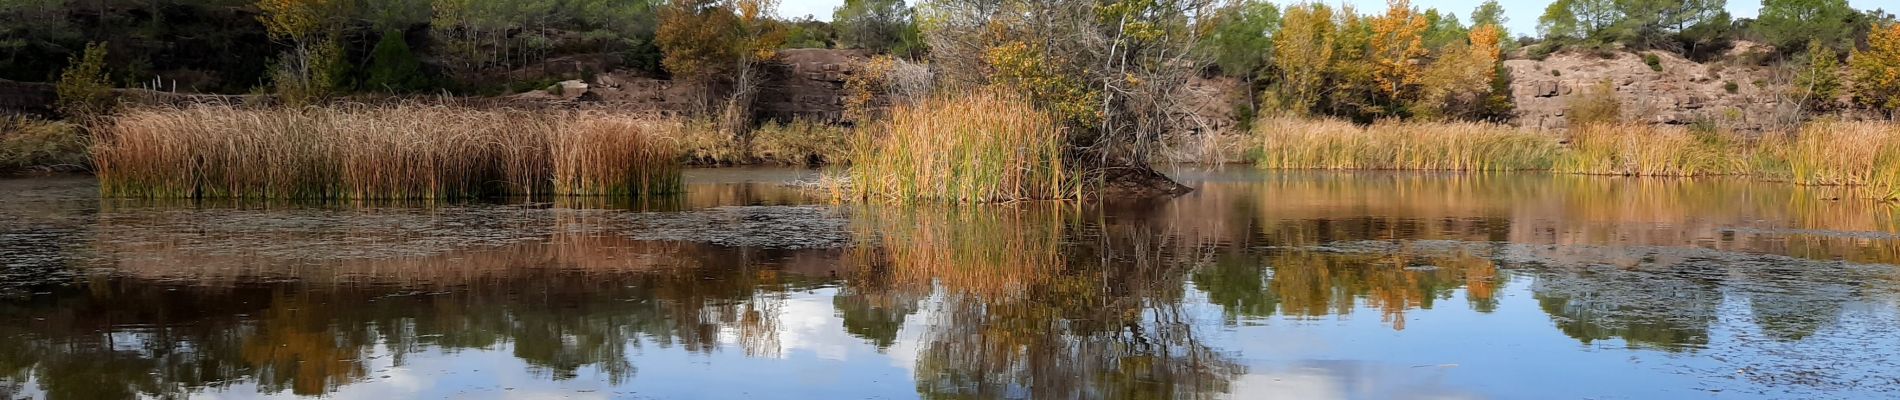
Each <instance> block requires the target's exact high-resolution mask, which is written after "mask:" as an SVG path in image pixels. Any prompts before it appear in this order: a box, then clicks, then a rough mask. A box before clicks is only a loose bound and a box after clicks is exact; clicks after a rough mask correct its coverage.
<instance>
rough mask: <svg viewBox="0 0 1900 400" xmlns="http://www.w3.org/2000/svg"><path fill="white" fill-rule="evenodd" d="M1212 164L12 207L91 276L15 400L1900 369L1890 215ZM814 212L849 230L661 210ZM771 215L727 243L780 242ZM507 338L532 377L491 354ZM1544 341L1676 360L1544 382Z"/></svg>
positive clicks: (39, 305)
mask: <svg viewBox="0 0 1900 400" xmlns="http://www.w3.org/2000/svg"><path fill="white" fill-rule="evenodd" d="M1180 176H1183V177H1185V179H1187V180H1189V181H1193V182H1198V184H1197V186H1199V187H1200V189H1201V190H1200V191H1198V192H1196V193H1194V194H1190V195H1188V196H1186V197H1182V198H1178V199H1173V200H1169V201H1160V202H1142V203H1114V202H1111V203H1097V204H1080V205H1078V204H1063V203H1049V204H1040V203H1036V204H1024V205H1016V206H1008V207H969V206H965V207H894V206H840V205H823V204H815V205H814V202H815V201H817V200H821V199H812V198H810V197H807V196H804V195H802V194H799V193H798V192H797V191H794V190H787V189H783V188H778V187H776V186H774V185H770V184H763V185H761V184H753V183H744V182H742V180H731V181H719V182H717V183H711V184H708V183H700V184H697V185H689V187H688V193H687V194H686V195H684V196H682V197H677V198H674V199H673V200H666V201H654V202H643V203H639V204H632V203H624V204H616V203H611V202H605V203H602V202H591V203H576V202H571V201H562V202H554V203H537V202H533V201H517V202H513V203H505V204H427V205H402V204H340V205H331V206H324V207H309V206H303V205H295V204H266V205H258V204H254V203H248V204H205V203H193V204H150V203H105V204H91V205H88V203H81V204H80V205H78V206H74V205H73V204H72V203H73V202H74V201H75V200H74V199H79V198H72V199H64V198H61V197H60V195H58V194H57V193H58V192H57V191H54V192H31V191H28V193H40V194H39V195H29V196H24V197H22V198H25V199H29V200H18V199H8V200H0V213H5V215H4V216H6V217H9V218H12V217H14V216H16V215H17V216H20V217H21V218H17V219H13V220H18V221H23V222H22V223H21V224H15V225H12V226H8V227H5V228H0V229H5V230H4V231H0V234H3V235H6V237H8V238H20V239H23V240H24V241H19V242H13V243H8V244H5V245H0V252H4V253H5V254H6V255H9V256H13V255H32V256H33V258H31V259H30V260H33V261H30V262H27V263H29V264H32V265H30V266H29V267H30V268H31V269H30V270H31V271H68V273H66V274H65V275H61V276H65V278H46V277H43V276H38V275H35V276H32V277H28V276H25V275H22V274H17V273H13V272H12V271H25V270H28V269H16V268H17V267H14V266H12V265H11V264H9V266H8V268H9V270H8V271H9V274H8V275H4V276H0V280H4V281H7V282H8V285H7V286H5V287H7V288H18V289H19V290H11V291H9V292H7V293H9V294H7V295H6V296H5V297H3V298H0V338H3V339H5V340H0V394H4V395H7V396H0V397H20V396H27V397H39V396H43V397H55V398H121V397H134V396H184V395H192V394H204V393H216V394H218V395H221V396H240V395H248V394H293V395H324V394H329V395H338V396H348V395H363V393H365V392H364V391H368V390H385V389H388V390H394V389H392V388H396V387H398V386H399V385H398V384H399V383H400V382H402V381H403V379H406V378H405V376H408V375H415V374H420V375H423V376H425V377H429V378H432V379H433V380H431V381H429V382H432V383H431V384H429V385H424V387H421V388H412V389H408V390H416V391H409V392H402V393H408V396H412V397H418V396H419V397H433V396H452V395H455V394H456V393H458V392H485V391H498V390H502V389H503V388H501V387H499V386H495V385H498V383H497V380H500V381H507V382H514V383H509V384H511V385H517V386H533V387H539V388H541V389H546V390H552V391H555V392H561V393H568V394H577V393H582V392H581V391H582V390H592V391H598V393H602V394H606V395H608V397H620V396H655V397H679V396H686V397H694V396H701V395H713V396H714V397H724V396H728V395H732V396H736V395H738V393H737V391H741V390H744V391H753V393H758V391H766V392H770V393H778V394H780V395H783V396H789V397H838V396H853V397H912V396H918V397H931V398H1206V397H1226V396H1232V397H1241V398H1262V397H1273V396H1275V393H1279V394H1278V395H1281V396H1284V395H1289V394H1288V393H1308V394H1311V393H1316V392H1302V391H1299V390H1293V389H1300V390H1318V389H1325V390H1329V391H1333V392H1325V393H1333V395H1313V396H1307V397H1347V398H1351V397H1360V398H1365V397H1391V396H1389V395H1390V394H1394V393H1399V394H1403V393H1437V394H1463V395H1470V394H1474V393H1476V394H1477V395H1475V397H1486V395H1494V396H1499V397H1524V396H1540V395H1554V394H1557V393H1578V392H1579V391H1582V392H1587V393H1602V394H1605V395H1625V396H1632V395H1634V396H1641V395H1645V394H1656V393H1664V392H1657V391H1656V390H1668V389H1677V388H1681V387H1694V386H1696V385H1701V386H1703V387H1708V386H1713V387H1716V388H1721V389H1724V390H1725V391H1727V392H1728V393H1737V392H1742V393H1762V394H1763V395H1762V396H1760V397H1787V396H1795V397H1801V396H1803V395H1817V394H1818V395H1826V394H1843V393H1845V394H1849V395H1855V394H1871V393H1880V392H1883V391H1887V390H1900V382H1888V381H1883V380H1881V379H1879V378H1878V377H1879V376H1881V374H1882V373H1885V372H1891V371H1886V369H1887V368H1888V367H1887V366H1885V363H1884V362H1883V361H1882V360H1891V359H1895V358H1896V357H1900V345H1895V344H1894V343H1893V342H1892V341H1891V337H1889V336H1885V335H1886V333H1885V332H1886V331H1885V330H1883V329H1877V328H1875V327H1880V326H1891V323H1900V282H1897V281H1896V280H1895V279H1896V278H1900V273H1896V272H1895V269H1894V267H1893V266H1892V264H1894V263H1895V254H1896V253H1895V249H1896V248H1900V247H1896V245H1895V242H1896V240H1895V239H1894V236H1893V235H1894V232H1896V229H1894V225H1893V224H1894V222H1893V221H1894V219H1893V218H1892V211H1893V209H1892V208H1883V207H1880V206H1870V205H1867V204H1856V203H1851V202H1839V201H1826V200H1818V199H1817V198H1818V197H1825V196H1824V195H1815V194H1812V193H1806V192H1803V191H1802V189H1792V188H1789V187H1787V186H1783V185H1756V184H1751V183H1746V182H1739V181H1737V182H1731V181H1719V180H1718V181H1660V180H1616V179H1605V178H1593V177H1558V176H1543V175H1494V176H1486V175H1389V174H1300V173H1279V174H1261V173H1259V172H1254V171H1246V172H1236V173H1229V172H1222V173H1207V174H1198V175H1197V174H1195V173H1185V174H1180ZM689 179H690V177H689ZM35 190H39V189H35ZM47 193H52V194H47ZM81 193H83V192H81ZM31 199H40V200H31ZM781 205H798V207H800V208H799V210H814V209H815V210H821V211H814V212H809V213H806V212H802V211H801V213H790V214H787V213H783V212H779V211H782V209H781V208H776V207H779V206H781ZM29 215H31V217H30V218H29V217H28V216H29ZM786 215H790V216H792V217H793V218H820V219H822V218H837V219H839V223H837V224H831V223H829V222H825V221H819V222H822V223H811V224H800V225H799V226H796V227H790V226H788V227H787V229H793V228H796V229H797V230H800V232H801V234H808V233H811V232H805V231H806V230H812V229H826V227H833V226H835V227H838V228H837V229H840V230H841V231H840V232H838V234H839V235H843V236H845V237H848V238H850V240H848V241H847V242H846V243H844V244H843V245H841V246H836V247H825V246H809V247H819V248H806V247H808V246H792V247H779V246H778V245H774V244H773V243H785V241H784V240H778V241H756V242H746V243H766V244H765V245H757V246H739V247H733V246H721V245H716V244H713V243H709V242H704V241H698V240H695V239H694V237H693V236H691V235H686V236H678V237H670V236H666V237H660V238H659V239H655V238H654V237H655V236H654V235H650V234H649V233H650V232H642V231H641V230H643V229H647V228H649V227H651V226H652V225H651V223H653V222H654V221H664V220H667V219H681V220H684V221H705V220H717V221H724V220H738V221H747V222H748V224H752V225H758V224H759V223H764V224H767V226H768V227H769V224H772V223H781V222H783V223H797V222H798V221H782V220H777V219H765V220H757V219H756V218H763V217H771V218H785V217H784V216H786ZM709 216H710V217H709ZM695 218H697V219H695ZM748 229H749V228H748ZM747 232H750V231H746V232H738V233H734V232H725V233H724V234H739V235H770V234H772V232H771V231H770V230H769V229H767V230H765V231H764V232H751V233H747ZM813 236H814V237H816V236H825V235H813ZM781 239H782V238H781ZM34 273H35V274H38V272H34ZM1375 315H1376V316H1378V318H1372V317H1371V316H1375ZM1361 316H1363V317H1361ZM1551 339H1556V340H1551ZM1333 341H1345V342H1339V343H1334V342H1333ZM1315 343H1318V344H1317V345H1316V344H1315ZM1327 343H1332V344H1330V345H1328V344H1327ZM1341 343H1350V345H1341ZM490 354H494V355H505V357H503V358H505V359H509V360H516V361H518V365H497V364H494V363H475V362H473V361H470V360H476V359H481V357H483V356H486V355H490ZM1527 354H1534V355H1535V356H1532V357H1531V358H1529V359H1525V358H1522V357H1525V355H1527ZM1716 355H1720V356H1721V357H1720V358H1716V357H1713V356H1716ZM1632 360H1640V361H1644V362H1633V361H1632ZM1669 360H1675V361H1669ZM1539 363H1555V364H1561V365H1568V366H1571V367H1574V368H1593V369H1594V370H1603V371H1613V372H1606V373H1610V374H1613V375H1615V376H1617V377H1621V378H1627V379H1636V380H1640V381H1643V382H1650V383H1647V384H1645V385H1649V386H1643V385H1632V386H1625V387H1617V388H1603V387H1598V385H1589V384H1588V383H1587V382H1577V383H1551V382H1541V381H1538V380H1537V379H1535V377H1534V376H1530V375H1525V374H1531V373H1533V372H1535V371H1536V369H1535V368H1530V367H1527V365H1536V364H1539ZM1417 365H1432V366H1439V365H1459V367H1455V368H1454V367H1432V368H1426V369H1419V368H1416V367H1415V366H1417ZM425 368H433V369H427V370H424V369H425ZM496 368H501V369H502V370H500V371H496V370H495V369H496ZM476 369H480V370H482V374H481V376H482V377H484V378H473V379H471V378H466V377H467V376H469V374H471V373H472V372H473V371H474V370H476ZM794 371H796V372H794ZM1354 371H1356V372H1354ZM1380 371H1384V372H1380ZM1737 371H1740V372H1737ZM1426 374H1441V375H1429V376H1435V378H1429V379H1426V378H1419V377H1420V376H1428V375H1426ZM392 376H393V377H392ZM458 376H462V377H464V378H457V377H458ZM1671 377H1675V378H1671ZM1708 377H1716V378H1708ZM1417 379H1426V380H1427V381H1429V382H1430V384H1431V385H1438V386H1433V387H1431V388H1424V389H1421V388H1419V387H1414V386H1407V385H1414V384H1417V382H1415V380H1417ZM1500 379H1502V380H1503V381H1500ZM1709 379H1714V380H1713V381H1711V380H1709ZM1520 381H1521V382H1525V383H1524V384H1522V385H1521V386H1513V383H1512V382H1520ZM1529 382H1539V383H1540V384H1530V383H1529ZM1295 383H1297V384H1300V385H1313V386H1312V387H1299V388H1288V387H1287V385H1292V384H1295ZM1566 385H1569V386H1566ZM524 390H526V388H524ZM1667 393H1681V392H1667ZM432 395H433V396H432ZM1401 397H1403V396H1401ZM1742 397H1751V396H1742Z"/></svg>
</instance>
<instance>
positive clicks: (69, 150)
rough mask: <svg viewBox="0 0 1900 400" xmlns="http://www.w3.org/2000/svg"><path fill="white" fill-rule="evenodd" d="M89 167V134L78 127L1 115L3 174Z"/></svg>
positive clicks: (0, 155) (0, 134)
mask: <svg viewBox="0 0 1900 400" xmlns="http://www.w3.org/2000/svg"><path fill="white" fill-rule="evenodd" d="M85 166H86V135H85V133H84V132H83V130H81V129H80V127H79V126H78V125H74V124H70V123H65V122H58V121H47V120H41V119H36V118H29V117H9V116H0V172H7V171H12V170H24V169H43V170H79V169H83V168H85Z"/></svg>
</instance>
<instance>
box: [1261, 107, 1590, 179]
mask: <svg viewBox="0 0 1900 400" xmlns="http://www.w3.org/2000/svg"><path fill="white" fill-rule="evenodd" d="M1253 129H1254V135H1255V137H1256V139H1257V140H1259V141H1260V144H1259V146H1260V147H1259V148H1260V154H1259V155H1258V157H1257V159H1258V160H1259V161H1258V163H1259V165H1260V166H1262V167H1264V168H1269V169H1371V170H1444V171H1510V170H1532V169H1545V168H1549V167H1550V162H1551V159H1552V157H1553V156H1554V155H1555V154H1556V153H1557V149H1558V148H1557V141H1556V140H1555V138H1553V137H1550V136H1546V135H1542V134H1537V133H1530V132H1524V131H1520V130H1517V129H1514V128H1511V127H1508V126H1504V125H1497V124H1484V123H1467V122H1460V123H1436V122H1405V123H1401V122H1382V123H1378V124H1373V125H1371V126H1360V125H1356V124H1353V123H1350V122H1345V121H1339V120H1330V119H1304V118H1291V117H1264V118H1261V119H1260V120H1259V121H1256V122H1255V123H1254V128H1253Z"/></svg>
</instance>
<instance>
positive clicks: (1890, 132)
mask: <svg viewBox="0 0 1900 400" xmlns="http://www.w3.org/2000/svg"><path fill="white" fill-rule="evenodd" d="M1767 142H1768V143H1774V144H1776V145H1781V146H1785V148H1782V149H1778V151H1777V153H1780V154H1781V158H1782V159H1783V160H1786V166H1787V168H1788V179H1789V181H1791V182H1794V183H1796V184H1801V185H1810V186H1858V187H1860V192H1861V194H1862V195H1863V196H1864V197H1869V198H1875V199H1880V200H1896V199H1900V124H1894V123H1879V122H1839V121H1821V122H1816V123H1813V124H1808V125H1807V126H1804V127H1802V128H1801V130H1800V131H1799V132H1797V133H1796V135H1795V137H1793V138H1785V137H1781V138H1775V139H1773V140H1769V141H1767Z"/></svg>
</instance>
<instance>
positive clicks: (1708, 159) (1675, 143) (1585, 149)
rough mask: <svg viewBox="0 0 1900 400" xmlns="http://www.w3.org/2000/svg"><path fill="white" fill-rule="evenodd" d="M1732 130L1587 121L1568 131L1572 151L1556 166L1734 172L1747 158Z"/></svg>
mask: <svg viewBox="0 0 1900 400" xmlns="http://www.w3.org/2000/svg"><path fill="white" fill-rule="evenodd" d="M1742 142H1743V141H1742V140H1740V138H1738V137H1734V134H1732V133H1727V132H1712V133H1703V134H1698V133H1695V132H1692V131H1690V130H1689V129H1686V128H1680V127H1656V126H1652V125H1647V124H1589V125H1584V126H1581V127H1576V128H1573V129H1571V132H1570V149H1569V150H1570V151H1569V152H1567V153H1566V154H1565V156H1564V157H1561V158H1560V159H1559V160H1558V162H1557V164H1556V166H1555V168H1554V170H1555V171H1557V172H1564V173H1576V174H1589V175H1625V176H1707V175H1738V174H1744V173H1747V172H1749V171H1748V165H1749V161H1750V157H1748V155H1749V152H1747V151H1746V150H1747V149H1745V148H1744V147H1743V146H1742V145H1741V143H1742Z"/></svg>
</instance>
